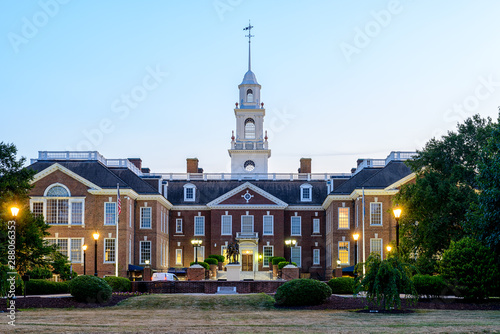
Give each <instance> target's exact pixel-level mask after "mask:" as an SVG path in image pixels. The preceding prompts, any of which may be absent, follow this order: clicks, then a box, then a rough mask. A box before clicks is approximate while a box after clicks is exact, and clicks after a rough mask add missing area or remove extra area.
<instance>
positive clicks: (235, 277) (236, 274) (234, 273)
mask: <svg viewBox="0 0 500 334" xmlns="http://www.w3.org/2000/svg"><path fill="white" fill-rule="evenodd" d="M226 269H227V280H228V281H239V280H240V271H241V264H239V263H230V264H226Z"/></svg>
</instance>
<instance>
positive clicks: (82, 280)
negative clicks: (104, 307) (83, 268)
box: [69, 275, 112, 303]
mask: <svg viewBox="0 0 500 334" xmlns="http://www.w3.org/2000/svg"><path fill="white" fill-rule="evenodd" d="M111 291H112V290H111V287H110V286H109V284H108V283H107V282H106V281H105V280H104V279H102V278H99V277H96V276H89V275H83V276H78V277H76V278H74V279H72V280H71V281H70V282H69V292H70V293H71V295H72V296H73V297H75V299H76V300H78V301H80V302H86V303H105V302H107V301H108V300H109V299H110V298H111Z"/></svg>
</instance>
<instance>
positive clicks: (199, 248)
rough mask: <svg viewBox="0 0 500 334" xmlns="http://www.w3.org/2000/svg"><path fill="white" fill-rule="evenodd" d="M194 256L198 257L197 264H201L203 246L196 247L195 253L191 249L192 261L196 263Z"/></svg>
mask: <svg viewBox="0 0 500 334" xmlns="http://www.w3.org/2000/svg"><path fill="white" fill-rule="evenodd" d="M200 255H201V256H200ZM196 256H198V262H201V261H203V260H204V259H205V246H198V250H197V251H194V249H193V261H196Z"/></svg>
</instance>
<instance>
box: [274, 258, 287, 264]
mask: <svg viewBox="0 0 500 334" xmlns="http://www.w3.org/2000/svg"><path fill="white" fill-rule="evenodd" d="M283 261H286V259H285V258H284V257H282V256H275V257H273V265H274V266H277V265H278V264H279V263H280V262H283Z"/></svg>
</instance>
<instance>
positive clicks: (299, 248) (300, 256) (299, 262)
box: [290, 246, 302, 268]
mask: <svg viewBox="0 0 500 334" xmlns="http://www.w3.org/2000/svg"><path fill="white" fill-rule="evenodd" d="M292 249H298V250H299V261H298V262H297V261H293V258H292ZM290 260H291V261H292V262H295V263H297V267H299V268H300V267H302V246H295V247H290Z"/></svg>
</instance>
